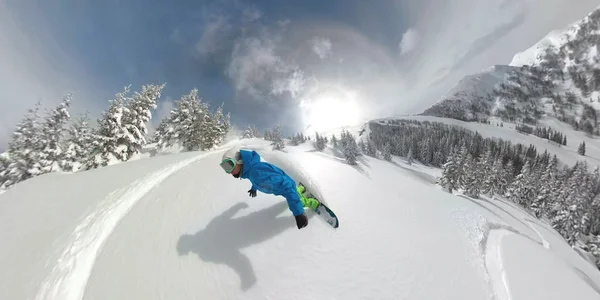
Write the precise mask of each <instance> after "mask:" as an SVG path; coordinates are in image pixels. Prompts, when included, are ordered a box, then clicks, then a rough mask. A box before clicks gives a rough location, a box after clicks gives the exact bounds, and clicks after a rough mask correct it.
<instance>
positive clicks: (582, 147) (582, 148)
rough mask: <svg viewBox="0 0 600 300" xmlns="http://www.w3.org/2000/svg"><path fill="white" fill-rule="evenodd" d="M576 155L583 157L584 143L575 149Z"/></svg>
mask: <svg viewBox="0 0 600 300" xmlns="http://www.w3.org/2000/svg"><path fill="white" fill-rule="evenodd" d="M577 153H578V154H579V155H581V156H585V141H583V142H581V144H579V148H577Z"/></svg>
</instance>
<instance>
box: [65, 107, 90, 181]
mask: <svg viewBox="0 0 600 300" xmlns="http://www.w3.org/2000/svg"><path fill="white" fill-rule="evenodd" d="M88 123H89V117H88V114H87V113H86V114H84V115H82V116H80V117H79V118H77V119H76V120H75V121H74V122H73V123H72V124H71V126H70V127H69V128H68V137H67V140H66V143H65V145H66V150H65V166H64V170H65V171H69V172H76V171H77V170H79V168H80V167H81V165H83V164H84V163H85V161H86V160H87V159H88V157H89V153H90V147H92V145H93V144H94V140H93V135H92V130H91V129H90V127H89V125H88Z"/></svg>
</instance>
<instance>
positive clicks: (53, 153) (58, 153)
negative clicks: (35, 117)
mask: <svg viewBox="0 0 600 300" xmlns="http://www.w3.org/2000/svg"><path fill="white" fill-rule="evenodd" d="M71 99H72V96H71V95H67V96H65V97H64V99H63V101H62V102H61V103H60V104H59V105H58V106H57V107H56V108H55V109H53V110H51V111H49V112H48V115H47V117H46V119H45V121H44V125H43V126H42V136H41V140H40V142H41V145H40V146H41V152H40V160H39V164H40V174H44V173H50V172H56V171H60V170H62V169H63V167H64V166H65V157H64V156H65V155H64V149H63V148H62V144H61V142H62V141H63V138H64V133H65V130H64V129H65V126H66V125H67V122H68V121H69V119H70V118H71V116H70V114H69V106H70V105H71Z"/></svg>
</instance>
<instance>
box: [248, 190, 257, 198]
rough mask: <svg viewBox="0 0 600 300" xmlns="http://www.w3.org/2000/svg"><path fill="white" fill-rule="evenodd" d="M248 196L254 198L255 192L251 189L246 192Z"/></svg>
mask: <svg viewBox="0 0 600 300" xmlns="http://www.w3.org/2000/svg"><path fill="white" fill-rule="evenodd" d="M248 195H249V196H250V197H252V198H254V197H256V190H253V189H250V190H248Z"/></svg>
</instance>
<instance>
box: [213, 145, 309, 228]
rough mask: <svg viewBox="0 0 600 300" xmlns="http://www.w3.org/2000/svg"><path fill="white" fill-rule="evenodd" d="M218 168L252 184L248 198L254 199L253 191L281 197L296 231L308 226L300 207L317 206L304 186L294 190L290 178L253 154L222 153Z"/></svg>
mask: <svg viewBox="0 0 600 300" xmlns="http://www.w3.org/2000/svg"><path fill="white" fill-rule="evenodd" d="M221 168H223V170H225V172H226V173H228V174H231V175H232V176H233V177H235V178H243V179H248V180H250V182H251V183H252V187H250V190H248V195H249V196H250V197H256V191H257V190H258V191H261V192H263V193H266V194H274V195H280V196H283V197H285V199H286V200H287V203H288V207H289V209H290V211H291V212H292V214H293V215H294V218H296V226H298V229H302V228H303V227H305V226H306V225H308V218H307V217H306V213H305V212H304V207H308V208H311V209H313V210H314V209H316V208H317V207H318V206H319V201H318V200H316V199H314V198H312V197H310V195H304V192H305V188H304V186H302V185H300V186H298V187H296V182H295V181H294V179H292V178H291V177H290V176H288V175H287V174H286V173H285V172H284V171H283V170H281V169H280V168H278V167H276V166H275V165H273V164H270V163H267V162H262V161H260V155H259V154H258V153H256V151H249V150H241V149H237V148H235V147H234V148H231V149H229V150H227V151H226V152H225V153H224V154H223V158H222V160H221Z"/></svg>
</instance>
